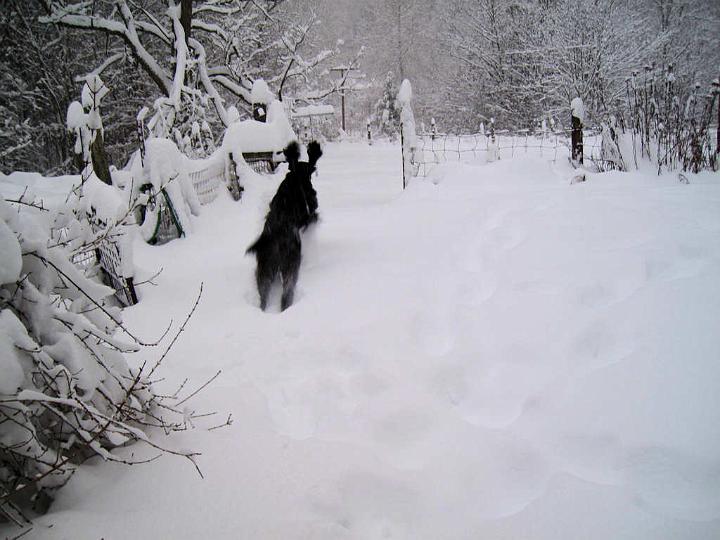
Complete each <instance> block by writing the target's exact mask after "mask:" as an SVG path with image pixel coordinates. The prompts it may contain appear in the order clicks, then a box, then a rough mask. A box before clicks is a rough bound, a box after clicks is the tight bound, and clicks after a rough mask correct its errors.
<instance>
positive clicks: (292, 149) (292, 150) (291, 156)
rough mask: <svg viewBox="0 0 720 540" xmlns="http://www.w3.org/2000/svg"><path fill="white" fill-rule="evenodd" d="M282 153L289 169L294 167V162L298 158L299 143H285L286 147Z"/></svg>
mask: <svg viewBox="0 0 720 540" xmlns="http://www.w3.org/2000/svg"><path fill="white" fill-rule="evenodd" d="M283 154H285V159H286V160H287V162H288V165H289V166H290V170H292V169H294V168H295V164H296V163H297V162H298V160H299V159H300V145H299V144H298V143H297V141H293V142H291V143H290V144H288V145H287V148H285V150H283Z"/></svg>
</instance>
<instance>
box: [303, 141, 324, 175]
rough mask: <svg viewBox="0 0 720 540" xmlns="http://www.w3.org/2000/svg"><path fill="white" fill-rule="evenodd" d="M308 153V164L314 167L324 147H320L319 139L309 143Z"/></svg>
mask: <svg viewBox="0 0 720 540" xmlns="http://www.w3.org/2000/svg"><path fill="white" fill-rule="evenodd" d="M307 154H308V164H309V165H310V167H311V168H313V169H314V168H315V164H316V163H317V160H318V159H320V156H322V149H321V148H320V143H319V142H317V141H312V142H311V143H310V144H308V147H307Z"/></svg>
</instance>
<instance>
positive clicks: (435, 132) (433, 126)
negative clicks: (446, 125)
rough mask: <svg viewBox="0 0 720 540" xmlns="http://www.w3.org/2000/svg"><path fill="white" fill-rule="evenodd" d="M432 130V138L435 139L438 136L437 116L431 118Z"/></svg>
mask: <svg viewBox="0 0 720 540" xmlns="http://www.w3.org/2000/svg"><path fill="white" fill-rule="evenodd" d="M430 131H431V133H432V134H431V136H430V138H431V139H432V140H433V141H434V140H435V137H437V126H436V125H435V118H430Z"/></svg>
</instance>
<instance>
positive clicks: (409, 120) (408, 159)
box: [397, 79, 417, 189]
mask: <svg viewBox="0 0 720 540" xmlns="http://www.w3.org/2000/svg"><path fill="white" fill-rule="evenodd" d="M411 99H412V86H410V81H408V80H407V79H405V80H404V81H403V82H402V84H401V85H400V91H399V92H398V95H397V102H398V104H399V105H400V144H401V147H402V158H403V189H405V188H406V187H407V185H408V182H409V181H410V179H411V178H412V177H413V176H415V175H416V174H417V167H416V164H415V151H416V149H417V134H416V133H415V115H414V114H413V111H412V107H411V106H410V100H411Z"/></svg>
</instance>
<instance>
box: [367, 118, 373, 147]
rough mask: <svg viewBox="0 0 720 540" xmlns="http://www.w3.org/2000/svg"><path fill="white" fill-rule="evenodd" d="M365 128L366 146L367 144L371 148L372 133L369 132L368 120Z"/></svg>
mask: <svg viewBox="0 0 720 540" xmlns="http://www.w3.org/2000/svg"><path fill="white" fill-rule="evenodd" d="M366 126H367V140H368V144H369V145H370V146H372V132H371V131H370V120H368V121H367V123H366Z"/></svg>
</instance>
